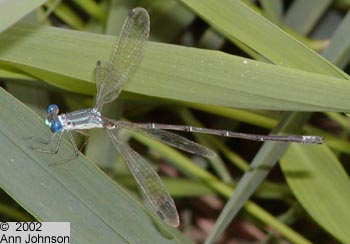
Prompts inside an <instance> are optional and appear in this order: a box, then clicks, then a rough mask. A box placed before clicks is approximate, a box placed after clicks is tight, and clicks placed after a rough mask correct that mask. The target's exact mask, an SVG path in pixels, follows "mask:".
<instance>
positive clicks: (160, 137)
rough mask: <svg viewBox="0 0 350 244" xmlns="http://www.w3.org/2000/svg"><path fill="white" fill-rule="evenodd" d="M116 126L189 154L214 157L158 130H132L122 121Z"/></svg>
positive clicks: (188, 141) (203, 147) (198, 145)
mask: <svg viewBox="0 0 350 244" xmlns="http://www.w3.org/2000/svg"><path fill="white" fill-rule="evenodd" d="M118 124H119V125H120V126H121V127H123V128H125V129H128V130H132V131H135V132H136V133H139V134H141V135H144V136H147V137H150V138H152V139H154V140H157V141H160V142H162V143H164V144H167V145H169V146H172V147H176V148H178V149H181V150H183V151H186V152H189V153H193V154H197V155H199V156H203V157H214V156H215V155H216V154H215V152H213V151H212V150H210V149H209V148H207V147H205V146H202V145H200V144H198V143H196V142H193V141H191V140H189V139H187V138H185V137H183V136H180V135H177V134H174V133H171V132H169V131H165V130H159V129H142V128H134V127H132V125H133V123H127V122H124V121H123V123H118Z"/></svg>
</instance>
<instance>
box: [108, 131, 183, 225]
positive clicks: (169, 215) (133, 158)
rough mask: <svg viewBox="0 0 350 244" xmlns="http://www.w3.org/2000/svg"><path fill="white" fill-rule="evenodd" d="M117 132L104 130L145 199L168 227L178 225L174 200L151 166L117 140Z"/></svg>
mask: <svg viewBox="0 0 350 244" xmlns="http://www.w3.org/2000/svg"><path fill="white" fill-rule="evenodd" d="M117 131H118V130H106V132H107V133H108V135H109V137H110V139H111V141H112V143H113V145H114V147H115V148H116V149H117V151H118V152H119V153H120V154H121V155H122V157H123V158H124V160H125V162H126V164H127V165H128V168H129V170H130V172H131V173H132V175H133V176H134V178H135V179H136V181H137V183H138V185H139V187H140V188H141V189H142V191H143V193H144V195H145V196H146V199H147V200H148V201H149V202H150V203H151V206H152V207H153V208H154V209H155V211H156V213H157V214H158V216H159V217H160V218H161V219H162V220H164V222H166V223H167V224H169V225H172V226H175V227H176V226H178V225H179V215H178V213H177V210H176V206H175V203H174V200H173V199H172V198H171V196H170V195H169V192H168V191H167V189H166V188H165V186H164V184H163V182H162V181H161V179H160V177H159V176H158V174H157V173H156V172H155V171H154V170H153V169H152V167H151V165H150V164H149V163H148V162H147V161H146V160H145V159H143V158H142V157H141V156H140V155H139V154H138V153H137V152H135V151H134V150H133V149H131V148H130V147H129V146H128V145H126V144H124V143H122V142H121V141H119V140H118V138H117V136H116V133H117Z"/></svg>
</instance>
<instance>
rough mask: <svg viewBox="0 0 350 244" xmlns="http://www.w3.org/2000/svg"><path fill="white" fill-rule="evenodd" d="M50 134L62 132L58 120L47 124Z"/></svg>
mask: <svg viewBox="0 0 350 244" xmlns="http://www.w3.org/2000/svg"><path fill="white" fill-rule="evenodd" d="M49 126H50V129H51V131H52V132H54V133H56V132H60V131H61V130H62V123H61V121H59V120H52V121H51V122H50V124H49Z"/></svg>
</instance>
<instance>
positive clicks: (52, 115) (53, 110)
mask: <svg viewBox="0 0 350 244" xmlns="http://www.w3.org/2000/svg"><path fill="white" fill-rule="evenodd" d="M58 111H59V110H58V106H57V105H56V104H51V105H49V106H48V107H47V117H46V120H45V124H46V125H48V126H49V127H50V130H51V131H52V132H53V133H56V132H60V131H61V130H62V128H63V126H62V123H61V121H60V120H59V118H58Z"/></svg>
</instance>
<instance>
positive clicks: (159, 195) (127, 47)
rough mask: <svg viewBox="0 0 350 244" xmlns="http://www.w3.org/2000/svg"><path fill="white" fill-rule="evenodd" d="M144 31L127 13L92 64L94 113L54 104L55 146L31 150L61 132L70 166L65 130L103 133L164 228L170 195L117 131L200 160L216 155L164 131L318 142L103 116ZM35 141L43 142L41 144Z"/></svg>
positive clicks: (142, 19)
mask: <svg viewBox="0 0 350 244" xmlns="http://www.w3.org/2000/svg"><path fill="white" fill-rule="evenodd" d="M149 30H150V20H149V16H148V13H147V11H146V10H145V9H143V8H135V9H133V10H131V11H130V13H129V14H128V16H127V18H126V20H125V22H124V25H123V28H122V31H121V33H120V35H119V38H118V39H117V41H116V44H115V46H114V49H113V52H112V54H111V57H110V60H109V62H101V61H98V62H97V66H96V86H97V95H96V104H95V106H94V107H93V108H88V109H82V110H78V111H74V112H71V113H66V114H58V112H59V109H58V106H57V105H54V104H52V105H50V106H49V107H48V109H47V113H48V115H47V118H46V124H47V125H48V126H49V127H50V129H51V131H52V132H53V133H54V134H53V136H52V137H51V139H50V140H49V141H48V143H49V142H50V141H52V139H53V138H54V137H55V136H56V135H58V140H57V144H56V146H55V149H54V150H53V151H49V150H43V149H39V148H33V149H34V150H36V151H39V152H46V153H53V154H56V153H57V152H58V150H59V147H60V144H61V139H62V135H63V133H64V132H65V131H66V132H67V134H68V136H69V139H70V141H71V143H72V145H73V147H74V152H75V154H74V157H73V158H69V159H66V160H65V161H69V160H72V159H74V158H75V157H77V156H78V153H79V151H78V148H77V146H76V144H75V142H74V139H73V136H72V134H71V132H70V131H73V130H78V131H79V130H84V129H92V128H104V129H105V130H106V132H107V134H108V136H109V138H110V140H111V142H112V144H113V145H114V147H115V149H116V150H117V151H118V152H119V153H120V154H121V155H122V157H123V158H124V160H125V162H126V164H127V166H128V168H129V170H130V172H131V173H132V175H133V176H134V178H135V179H136V181H137V183H138V185H139V186H140V188H141V190H142V191H143V193H144V195H145V196H146V199H147V200H148V201H149V202H150V204H151V206H152V207H153V208H154V210H155V211H156V213H157V214H158V215H159V217H160V218H161V219H163V220H164V221H165V222H166V223H167V224H169V225H172V226H178V225H179V216H178V213H177V209H176V206H175V203H174V200H173V199H172V198H171V196H170V195H169V193H168V191H167V190H166V188H165V186H164V184H163V183H162V181H161V179H160V177H159V176H158V174H157V173H156V172H155V171H154V170H153V169H152V167H151V166H150V165H149V164H148V163H147V162H146V160H145V159H143V158H142V157H141V156H140V155H139V154H138V153H136V152H135V151H134V150H133V149H131V148H130V147H129V146H128V145H126V144H124V143H123V142H122V141H120V140H119V139H118V131H119V129H122V128H124V129H128V130H131V131H134V132H137V133H140V134H142V135H145V136H148V137H151V138H153V139H155V140H158V141H161V142H163V143H166V144H168V145H171V146H173V147H176V148H179V149H182V150H184V151H187V152H190V153H194V154H198V155H201V156H204V157H210V156H214V155H215V153H214V152H213V151H211V150H210V149H208V148H206V147H204V146H202V145H199V144H197V143H195V142H193V141H190V140H188V139H186V138H184V137H182V136H179V135H177V134H173V133H170V132H168V131H165V130H178V131H187V132H200V133H206V134H213V135H219V136H226V137H237V138H244V139H249V140H257V141H286V142H298V143H304V144H318V143H322V138H321V137H318V136H296V135H288V136H277V135H253V134H244V133H236V132H232V131H225V130H214V129H206V128H199V127H193V126H186V125H166V124H155V123H148V124H137V123H132V122H126V121H116V120H112V119H108V118H104V117H102V116H101V110H102V107H103V105H104V104H106V103H109V102H111V101H113V100H115V99H116V98H117V97H118V96H119V94H120V92H121V88H122V85H123V84H124V83H125V81H126V80H127V79H128V78H129V77H130V76H131V75H132V74H133V73H134V71H135V70H136V68H137V67H138V65H139V63H140V61H141V59H142V57H143V53H144V51H145V45H146V40H147V39H148V36H149ZM32 139H35V138H32ZM35 140H37V141H39V142H43V140H38V139H35Z"/></svg>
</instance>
